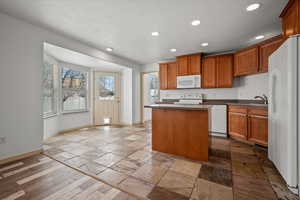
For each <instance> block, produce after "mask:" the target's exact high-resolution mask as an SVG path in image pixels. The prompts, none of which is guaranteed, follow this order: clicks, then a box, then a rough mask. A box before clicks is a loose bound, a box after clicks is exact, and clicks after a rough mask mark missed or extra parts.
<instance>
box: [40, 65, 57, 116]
mask: <svg viewBox="0 0 300 200" xmlns="http://www.w3.org/2000/svg"><path fill="white" fill-rule="evenodd" d="M57 69H58V67H57V66H56V65H54V64H51V63H49V62H47V61H45V62H44V67H43V77H42V80H43V82H42V85H43V114H44V116H45V117H46V116H49V115H54V114H56V113H57V106H56V105H57V104H56V99H57V92H56V87H55V78H57V74H56V73H57Z"/></svg>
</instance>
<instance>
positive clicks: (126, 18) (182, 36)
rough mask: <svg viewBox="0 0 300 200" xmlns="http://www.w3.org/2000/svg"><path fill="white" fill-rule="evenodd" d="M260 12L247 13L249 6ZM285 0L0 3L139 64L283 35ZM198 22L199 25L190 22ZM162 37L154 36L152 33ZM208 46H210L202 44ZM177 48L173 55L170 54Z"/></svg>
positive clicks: (12, 11) (5, 9) (12, 12)
mask: <svg viewBox="0 0 300 200" xmlns="http://www.w3.org/2000/svg"><path fill="white" fill-rule="evenodd" d="M254 2H259V3H261V4H262V6H261V8H260V9H258V10H255V11H253V12H246V7H247V5H249V4H251V3H254ZM286 3H287V0H85V1H84V0H38V1H37V0H1V1H0V11H2V12H4V13H7V14H9V15H11V16H15V17H18V18H22V19H24V20H26V21H29V22H30V23H33V24H36V25H39V26H42V27H45V28H48V29H51V30H52V31H55V32H58V33H61V34H64V35H66V36H68V37H71V38H73V39H76V40H79V41H81V42H84V43H86V44H88V45H91V46H94V47H97V48H99V49H102V50H105V48H106V47H112V48H114V52H113V54H116V55H119V56H122V57H127V58H130V59H133V60H135V61H137V62H139V63H142V64H145V63H152V62H156V61H159V60H164V59H170V58H173V57H174V56H176V55H182V54H185V53H193V52H206V53H211V52H218V51H224V50H231V49H237V48H240V47H243V46H246V45H248V44H251V43H253V42H255V41H254V37H255V36H256V35H261V34H264V35H266V38H268V37H271V36H274V35H277V34H279V33H280V31H281V23H280V19H279V17H278V16H279V14H280V12H281V10H282V8H283V7H284V6H285V4H286ZM193 19H200V20H201V24H200V26H197V27H193V26H191V25H190V22H191V21H192V20H193ZM153 31H158V32H160V36H159V37H152V36H151V32H153ZM203 42H208V43H209V46H208V47H202V46H201V43H203ZM171 48H176V49H177V52H176V53H171V52H170V51H169V49H171Z"/></svg>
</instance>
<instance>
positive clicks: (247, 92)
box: [238, 73, 269, 99]
mask: <svg viewBox="0 0 300 200" xmlns="http://www.w3.org/2000/svg"><path fill="white" fill-rule="evenodd" d="M268 83H269V82H268V73H263V74H255V75H250V76H245V77H243V78H241V79H240V83H239V87H238V99H253V97H254V96H257V95H259V96H261V95H262V94H265V95H266V96H267V97H268V96H269V85H268Z"/></svg>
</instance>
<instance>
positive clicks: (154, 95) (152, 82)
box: [141, 72, 160, 123]
mask: <svg viewBox="0 0 300 200" xmlns="http://www.w3.org/2000/svg"><path fill="white" fill-rule="evenodd" d="M159 98H160V97H159V73H158V72H145V73H142V109H141V110H142V122H143V123H145V122H148V121H151V115H152V112H151V108H144V106H145V105H150V104H154V103H155V102H157V101H159Z"/></svg>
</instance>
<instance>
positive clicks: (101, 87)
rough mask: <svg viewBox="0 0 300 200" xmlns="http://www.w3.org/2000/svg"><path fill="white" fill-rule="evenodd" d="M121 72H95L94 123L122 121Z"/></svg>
mask: <svg viewBox="0 0 300 200" xmlns="http://www.w3.org/2000/svg"><path fill="white" fill-rule="evenodd" d="M119 115H120V74H119V73H116V72H95V79H94V123H95V125H112V124H119V123H120V116H119Z"/></svg>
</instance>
